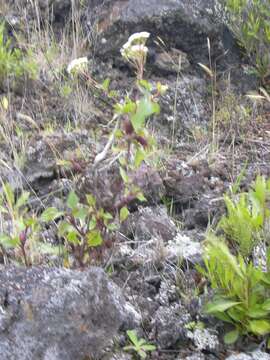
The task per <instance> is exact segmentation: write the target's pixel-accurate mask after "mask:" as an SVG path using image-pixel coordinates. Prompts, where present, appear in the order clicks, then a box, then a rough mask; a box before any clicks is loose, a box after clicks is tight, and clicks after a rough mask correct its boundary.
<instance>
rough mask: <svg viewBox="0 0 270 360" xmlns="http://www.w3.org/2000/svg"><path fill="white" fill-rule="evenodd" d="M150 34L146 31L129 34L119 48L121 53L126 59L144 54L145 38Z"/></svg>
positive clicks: (145, 53)
mask: <svg viewBox="0 0 270 360" xmlns="http://www.w3.org/2000/svg"><path fill="white" fill-rule="evenodd" d="M149 36H150V34H149V33H148V32H146V31H143V32H140V33H135V34H133V35H131V36H130V37H129V39H128V41H127V42H126V43H125V44H124V45H123V46H122V48H121V50H120V51H121V55H122V56H123V57H124V58H126V59H128V60H132V59H134V58H137V57H138V56H139V57H140V56H144V57H145V56H146V55H147V52H148V48H147V47H146V46H145V43H146V41H147V39H148V38H149Z"/></svg>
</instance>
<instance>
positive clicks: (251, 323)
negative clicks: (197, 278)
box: [198, 235, 270, 344]
mask: <svg viewBox="0 0 270 360" xmlns="http://www.w3.org/2000/svg"><path fill="white" fill-rule="evenodd" d="M203 260H204V265H205V268H199V267H198V269H199V271H200V272H201V273H202V274H203V275H204V276H205V277H206V278H207V279H208V280H209V281H210V284H211V287H212V289H213V290H214V297H213V299H212V300H211V301H209V302H208V304H207V305H206V308H205V310H206V312H207V313H208V314H211V315H213V316H215V317H217V318H218V319H220V320H222V321H224V322H227V323H229V324H231V326H232V327H233V330H232V331H230V332H228V333H227V334H226V335H225V337H224V341H225V342H226V343H228V344H229V343H233V342H235V341H236V340H237V339H238V337H239V336H240V335H245V334H254V335H256V336H264V335H269V334H270V301H269V296H270V272H269V271H267V272H263V271H262V269H261V268H258V267H255V266H254V265H253V263H252V262H251V261H247V260H245V258H244V257H243V256H242V255H241V254H239V255H238V256H234V255H232V254H231V252H230V250H229V249H228V246H227V245H226V244H225V243H224V242H223V241H222V240H221V239H220V238H216V237H214V236H213V235H209V237H208V239H207V246H206V248H205V252H204V257H203Z"/></svg>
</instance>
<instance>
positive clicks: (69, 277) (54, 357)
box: [0, 267, 139, 360]
mask: <svg viewBox="0 0 270 360" xmlns="http://www.w3.org/2000/svg"><path fill="white" fill-rule="evenodd" d="M0 305H1V306H0V358H1V359H6V360H15V359H20V360H63V359H66V360H74V359H76V360H83V359H86V358H91V359H92V358H95V359H100V357H101V354H102V353H103V352H104V350H105V348H106V347H107V346H108V345H110V343H112V340H113V338H114V337H115V336H116V335H117V332H118V330H119V329H120V328H125V329H129V328H132V327H134V326H136V325H138V321H139V315H138V314H137V313H136V311H135V310H134V309H133V307H132V306H131V305H130V304H129V303H127V302H126V301H125V299H124V298H123V296H122V293H121V291H120V289H119V288H118V287H117V286H116V285H115V284H114V283H113V282H112V281H110V280H109V279H108V277H107V275H106V274H105V272H104V271H103V270H102V269H100V268H95V267H92V268H89V269H88V270H86V271H84V272H81V271H73V270H67V269H56V268H36V267H33V268H31V269H25V268H15V267H11V268H4V267H3V268H1V272H0Z"/></svg>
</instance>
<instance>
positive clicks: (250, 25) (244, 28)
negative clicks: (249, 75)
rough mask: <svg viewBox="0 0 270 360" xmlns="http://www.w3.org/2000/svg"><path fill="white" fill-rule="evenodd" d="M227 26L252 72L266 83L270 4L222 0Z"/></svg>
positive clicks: (257, 0) (269, 68) (269, 60)
mask: <svg viewBox="0 0 270 360" xmlns="http://www.w3.org/2000/svg"><path fill="white" fill-rule="evenodd" d="M224 2H225V5H226V8H227V10H228V21H229V26H230V28H231V29H232V31H233V32H234V34H235V36H236V38H237V40H238V41H239V43H240V45H241V46H242V48H243V49H244V50H245V52H246V54H247V55H248V56H249V58H250V60H251V62H252V65H253V72H254V73H255V74H256V75H257V76H258V77H259V78H260V79H261V82H262V84H263V85H267V83H268V81H269V78H268V77H269V75H270V55H269V51H268V50H269V46H270V25H269V17H270V4H269V1H262V0H252V1H249V0H224Z"/></svg>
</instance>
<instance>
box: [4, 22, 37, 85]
mask: <svg viewBox="0 0 270 360" xmlns="http://www.w3.org/2000/svg"><path fill="white" fill-rule="evenodd" d="M36 72H37V68H36V64H35V63H34V61H33V60H31V53H27V54H24V53H23V52H22V50H20V49H18V48H13V47H12V44H11V39H10V38H8V37H7V35H6V34H5V24H4V23H1V24H0V80H1V81H2V82H3V81H4V80H5V79H7V78H9V77H14V78H15V79H18V78H21V77H23V76H24V75H26V76H28V77H30V78H34V77H35V76H36Z"/></svg>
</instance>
